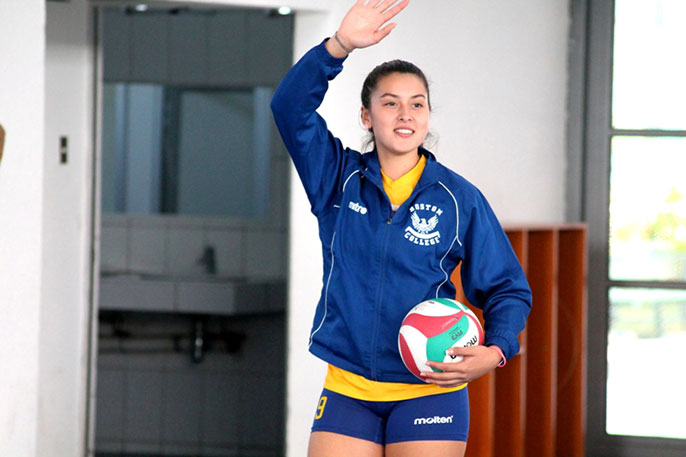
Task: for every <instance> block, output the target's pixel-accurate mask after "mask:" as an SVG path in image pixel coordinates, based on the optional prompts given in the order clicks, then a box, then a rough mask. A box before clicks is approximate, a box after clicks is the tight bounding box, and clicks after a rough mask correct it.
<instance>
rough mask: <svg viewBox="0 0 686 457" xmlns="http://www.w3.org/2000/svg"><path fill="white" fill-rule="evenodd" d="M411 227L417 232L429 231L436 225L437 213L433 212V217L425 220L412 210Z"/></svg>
mask: <svg viewBox="0 0 686 457" xmlns="http://www.w3.org/2000/svg"><path fill="white" fill-rule="evenodd" d="M411 218H412V227H414V229H415V230H416V231H418V232H419V233H429V232H430V231H432V230H433V229H435V228H436V226H437V225H438V215H436V214H434V215H433V217H431V218H429V220H428V221H427V220H426V219H425V218H423V217H421V218H420V217H419V216H418V215H417V212H416V211H415V212H412V216H411Z"/></svg>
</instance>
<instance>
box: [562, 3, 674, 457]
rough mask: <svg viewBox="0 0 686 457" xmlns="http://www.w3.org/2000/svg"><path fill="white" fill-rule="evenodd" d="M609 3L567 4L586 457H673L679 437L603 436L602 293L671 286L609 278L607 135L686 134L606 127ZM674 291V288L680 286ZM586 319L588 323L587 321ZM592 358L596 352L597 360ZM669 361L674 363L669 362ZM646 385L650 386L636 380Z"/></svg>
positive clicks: (605, 312)
mask: <svg viewBox="0 0 686 457" xmlns="http://www.w3.org/2000/svg"><path fill="white" fill-rule="evenodd" d="M614 9H615V2H614V0H571V2H570V12H571V18H572V22H571V28H570V48H569V53H570V54H569V100H568V110H569V118H568V126H567V127H568V140H567V148H568V170H567V182H568V186H567V217H568V219H569V220H584V221H586V223H587V224H588V249H589V252H588V261H589V266H588V277H589V278H591V280H589V281H588V309H589V322H588V335H589V336H588V355H589V356H588V374H587V376H588V380H587V381H588V382H587V386H588V391H587V412H586V420H587V424H586V426H587V438H586V445H587V446H586V447H587V452H586V455H588V456H599V457H600V456H603V457H653V456H654V455H660V457H677V456H683V455H686V440H684V439H667V438H651V437H636V436H618V435H609V434H607V432H606V408H607V399H606V396H607V357H606V356H605V354H606V353H607V344H608V335H607V333H608V328H609V319H608V317H609V309H608V307H609V298H608V292H609V289H610V287H612V286H622V285H630V286H631V287H646V286H648V287H653V288H655V287H659V288H673V287H674V286H675V284H667V283H664V282H658V281H655V282H651V281H628V282H627V281H610V279H609V273H608V264H609V195H610V188H609V187H610V186H609V185H610V152H611V151H610V146H611V139H612V137H614V136H618V135H623V136H649V137H662V136H686V131H675V130H669V131H666V130H665V131H662V130H622V129H615V128H613V127H612V119H611V114H612V76H613V75H612V63H613V62H612V59H613V44H614V43H613V41H614V40H613V39H614ZM679 288H681V287H679ZM591 317H592V318H591ZM594 354H601V356H600V357H598V356H594ZM675 363H679V361H678V360H675ZM637 384H638V387H639V388H650V384H649V383H645V382H643V380H641V382H639V383H637Z"/></svg>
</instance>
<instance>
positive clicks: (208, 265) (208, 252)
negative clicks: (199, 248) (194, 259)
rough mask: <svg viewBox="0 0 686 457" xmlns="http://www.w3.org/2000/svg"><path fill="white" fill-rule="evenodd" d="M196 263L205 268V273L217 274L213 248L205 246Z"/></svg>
mask: <svg viewBox="0 0 686 457" xmlns="http://www.w3.org/2000/svg"><path fill="white" fill-rule="evenodd" d="M198 263H199V264H200V265H204V266H205V273H207V274H210V275H214V274H217V256H216V255H215V251H214V246H205V249H204V250H203V252H202V256H201V257H200V258H199V259H198Z"/></svg>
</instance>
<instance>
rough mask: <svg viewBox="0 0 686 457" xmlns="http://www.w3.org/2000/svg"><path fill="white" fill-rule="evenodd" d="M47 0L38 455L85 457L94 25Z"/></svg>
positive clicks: (75, 7)
mask: <svg viewBox="0 0 686 457" xmlns="http://www.w3.org/2000/svg"><path fill="white" fill-rule="evenodd" d="M42 3H44V4H45V5H46V8H47V9H46V32H45V42H46V50H45V136H44V142H45V147H44V151H43V158H42V161H43V163H44V178H43V199H44V212H43V220H42V226H43V244H42V245H43V252H42V271H43V281H42V286H43V287H42V291H41V316H40V326H41V332H40V350H41V355H40V384H39V386H40V390H39V394H40V395H39V397H38V398H39V403H38V425H39V427H38V452H37V455H40V456H41V457H53V456H54V457H58V456H66V455H71V456H81V455H84V452H85V449H86V423H87V413H86V399H87V396H88V394H87V392H88V387H87V382H88V353H89V347H90V341H89V336H90V335H89V326H90V312H89V309H90V299H89V293H90V260H91V245H92V242H91V238H92V235H91V194H92V183H93V181H92V169H93V168H92V167H93V165H92V161H93V157H94V152H93V128H92V125H93V112H94V108H93V59H94V56H93V46H92V24H91V23H90V8H89V6H88V2H87V0H72V1H70V2H68V3H55V2H48V3H45V2H42ZM15 42H18V43H19V42H21V41H18V40H17V41H15ZM62 136H65V137H67V139H68V155H67V161H66V163H62V162H61V161H60V153H59V149H60V148H59V146H60V137H62ZM41 146H42V145H41Z"/></svg>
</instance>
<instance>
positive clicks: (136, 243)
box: [100, 154, 288, 279]
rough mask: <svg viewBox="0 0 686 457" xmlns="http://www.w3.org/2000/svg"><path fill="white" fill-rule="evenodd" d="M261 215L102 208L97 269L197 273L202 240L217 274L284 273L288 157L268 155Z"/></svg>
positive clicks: (278, 275) (260, 275)
mask: <svg viewBox="0 0 686 457" xmlns="http://www.w3.org/2000/svg"><path fill="white" fill-rule="evenodd" d="M271 168H272V172H271V174H270V176H271V180H270V186H271V189H270V210H269V218H268V219H267V220H232V219H225V218H201V217H190V216H175V215H172V216H168V215H152V216H151V215H124V214H104V215H103V217H102V231H101V236H100V238H101V271H102V272H103V273H150V274H164V275H201V274H203V272H204V271H203V266H202V265H201V264H200V263H198V260H199V258H200V257H201V256H202V254H203V249H204V247H205V246H208V245H209V246H212V247H214V248H215V252H216V261H217V274H218V275H220V276H230V277H244V278H283V279H285V278H286V266H287V264H288V262H287V245H288V240H287V226H288V159H287V157H286V156H285V155H283V154H277V155H274V156H273V157H272V160H271Z"/></svg>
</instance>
